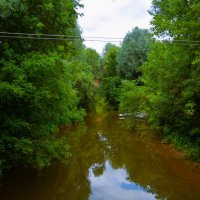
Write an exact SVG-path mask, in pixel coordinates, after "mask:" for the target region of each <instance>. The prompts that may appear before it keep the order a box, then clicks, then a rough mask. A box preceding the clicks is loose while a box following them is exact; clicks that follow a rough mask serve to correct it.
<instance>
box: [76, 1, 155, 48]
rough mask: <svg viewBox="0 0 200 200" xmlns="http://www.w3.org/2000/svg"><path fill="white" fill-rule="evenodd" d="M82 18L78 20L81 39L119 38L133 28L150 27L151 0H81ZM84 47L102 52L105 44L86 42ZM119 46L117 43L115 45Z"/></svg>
mask: <svg viewBox="0 0 200 200" xmlns="http://www.w3.org/2000/svg"><path fill="white" fill-rule="evenodd" d="M82 3H83V4H84V6H85V7H84V9H82V10H80V11H81V12H83V13H84V16H83V17H81V18H80V19H79V24H80V26H81V28H82V30H83V37H84V36H89V37H99V36H101V37H119V38H123V37H124V36H125V35H126V33H127V32H128V31H130V30H132V29H133V28H134V27H135V26H138V27H140V28H149V27H150V19H151V17H150V15H149V14H148V10H149V9H150V5H151V0H82ZM85 44H86V46H88V47H92V48H94V49H96V50H97V51H98V52H101V51H102V48H103V47H104V46H105V43H100V42H86V43H85ZM117 44H119V43H117Z"/></svg>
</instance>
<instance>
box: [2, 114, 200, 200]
mask: <svg viewBox="0 0 200 200" xmlns="http://www.w3.org/2000/svg"><path fill="white" fill-rule="evenodd" d="M145 131H146V130H145ZM145 134H146V133H145ZM65 135H66V140H67V142H68V143H70V144H71V151H72V155H73V156H72V158H71V160H70V162H69V164H68V165H67V166H63V165H60V164H55V165H54V166H52V167H51V168H49V169H48V170H45V171H43V173H42V174H41V176H37V173H33V172H30V170H24V169H19V170H14V171H13V172H12V173H11V174H10V175H9V176H7V177H6V178H5V179H4V180H3V181H2V184H1V186H0V199H3V200H13V199H15V200H27V199H29V200H35V199H37V200H66V199H70V200H88V199H89V196H90V194H91V189H90V172H92V173H93V174H94V175H95V176H101V175H102V174H103V172H104V170H105V161H106V160H110V163H111V165H112V167H113V168H114V169H118V168H122V167H123V168H125V169H126V171H127V174H128V177H127V179H128V180H129V181H130V182H134V183H136V184H138V185H140V186H141V187H143V188H144V189H145V190H146V191H147V192H150V193H155V194H157V199H165V198H166V199H168V200H170V199H173V200H175V199H198V198H197V197H198V195H199V193H198V191H199V188H198V187H199V186H198V183H199V182H198V181H196V182H195V180H198V177H196V178H195V177H194V176H195V173H193V172H191V173H188V170H187V169H186V168H185V167H184V166H182V165H181V163H180V162H178V161H177V160H176V159H173V158H172V157H170V156H167V155H168V153H169V152H168V150H167V149H165V148H163V147H162V145H161V144H160V143H159V142H155V141H151V140H146V139H141V138H138V137H135V136H134V135H135V133H131V134H130V132H129V131H128V130H126V128H125V124H124V122H122V121H120V120H118V119H117V115H116V114H114V115H112V114H110V115H107V116H106V115H105V116H104V117H99V116H98V118H95V116H90V117H89V118H88V120H87V122H86V125H84V124H83V125H79V126H75V127H72V128H70V129H69V130H67V131H66V133H65ZM140 135H144V134H143V133H142V134H140ZM11 191H12V192H11ZM174 191H176V192H174ZM191 191H193V192H191Z"/></svg>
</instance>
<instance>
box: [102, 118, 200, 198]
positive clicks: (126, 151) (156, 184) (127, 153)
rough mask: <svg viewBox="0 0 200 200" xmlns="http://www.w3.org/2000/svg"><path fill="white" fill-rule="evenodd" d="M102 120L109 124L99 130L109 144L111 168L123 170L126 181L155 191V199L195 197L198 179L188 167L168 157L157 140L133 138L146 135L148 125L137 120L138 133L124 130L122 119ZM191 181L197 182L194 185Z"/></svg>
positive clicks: (196, 196) (165, 149)
mask: <svg viewBox="0 0 200 200" xmlns="http://www.w3.org/2000/svg"><path fill="white" fill-rule="evenodd" d="M105 123H107V124H105V125H104V126H105V127H107V126H108V127H109V129H106V128H105V130H104V131H102V132H103V136H104V137H105V138H106V139H107V142H108V145H109V146H110V148H109V149H108V151H107V157H108V159H109V160H110V163H111V165H112V167H113V168H115V169H117V168H122V167H123V168H125V169H126V171H127V173H128V175H129V177H128V180H129V181H130V182H134V183H137V184H139V185H140V186H142V187H143V188H144V189H145V190H146V191H147V192H150V193H154V194H156V198H157V199H168V200H171V199H172V200H174V199H197V198H198V197H199V193H198V191H199V189H200V187H199V186H198V183H199V181H198V179H197V178H195V173H194V172H192V173H191V174H188V172H189V170H188V168H187V167H186V166H185V165H182V164H183V162H179V160H177V159H175V158H174V157H170V155H169V149H167V148H164V147H163V145H162V144H160V142H159V141H158V142H157V141H155V140H151V139H150V138H148V139H145V138H139V137H135V135H137V136H138V135H141V136H143V135H146V134H148V131H147V130H148V127H147V126H146V125H145V124H144V123H143V122H138V123H140V126H142V127H143V129H142V130H138V131H140V133H137V132H132V133H130V132H129V131H127V130H126V128H125V127H124V124H123V123H124V122H120V121H117V120H113V121H112V123H109V120H105ZM145 126H146V129H145V128H144V127H145ZM116 127H117V128H116ZM136 131H137V130H136ZM149 132H150V130H149ZM149 135H151V133H149ZM186 177H187V178H186ZM195 180H196V181H198V183H196V184H195ZM175 191H176V192H175ZM191 191H193V192H191Z"/></svg>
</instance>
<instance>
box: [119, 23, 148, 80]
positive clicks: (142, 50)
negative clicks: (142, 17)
mask: <svg viewBox="0 0 200 200" xmlns="http://www.w3.org/2000/svg"><path fill="white" fill-rule="evenodd" d="M148 51H149V41H148V31H147V30H146V29H139V28H138V27H135V28H134V29H133V30H132V31H131V32H128V33H127V34H126V36H125V38H124V40H123V42H122V46H121V48H120V52H119V55H118V66H119V72H120V76H121V77H122V78H123V79H129V80H132V79H137V78H138V77H139V76H140V75H141V70H140V67H141V66H142V64H143V63H144V62H145V61H146V60H147V52H148Z"/></svg>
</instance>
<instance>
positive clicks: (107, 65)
mask: <svg viewBox="0 0 200 200" xmlns="http://www.w3.org/2000/svg"><path fill="white" fill-rule="evenodd" d="M119 50H120V48H119V47H118V46H116V45H114V44H111V43H108V44H106V46H105V48H104V52H103V57H102V65H103V74H104V77H113V76H118V74H119V73H118V62H117V56H118V54H119Z"/></svg>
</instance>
